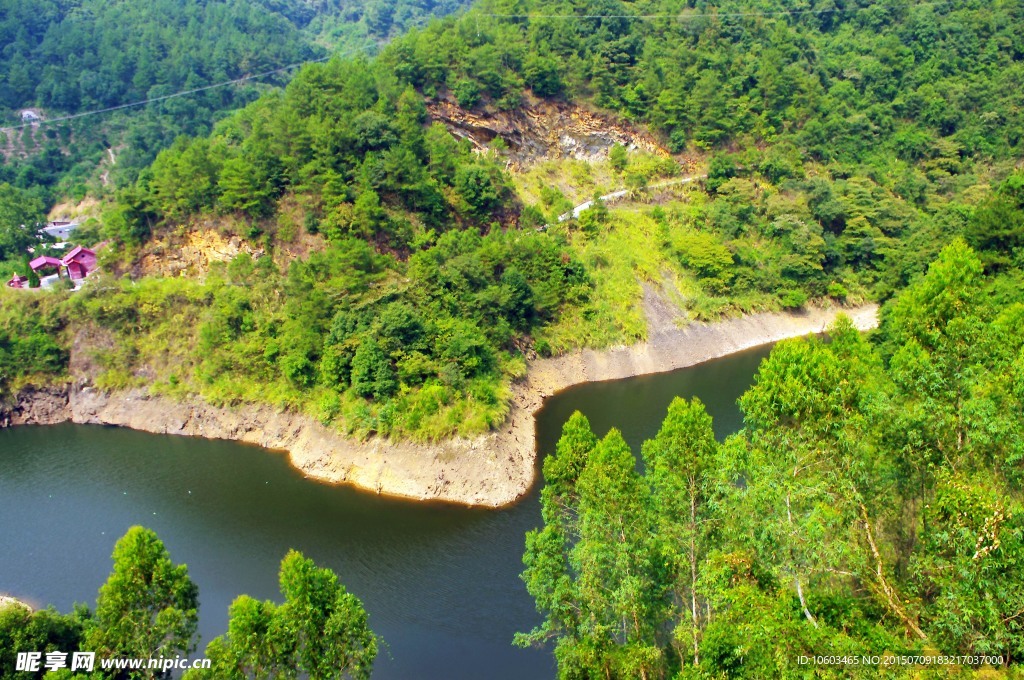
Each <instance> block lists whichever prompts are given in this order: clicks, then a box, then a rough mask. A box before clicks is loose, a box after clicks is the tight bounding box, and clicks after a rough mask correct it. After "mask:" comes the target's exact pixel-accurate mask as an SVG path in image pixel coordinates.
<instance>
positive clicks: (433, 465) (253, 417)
mask: <svg viewBox="0 0 1024 680" xmlns="http://www.w3.org/2000/svg"><path fill="white" fill-rule="evenodd" d="M644 306H645V309H646V311H647V316H648V319H649V329H650V330H649V333H648V340H647V342H644V343H640V344H637V345H632V346H629V347H616V348H611V349H608V350H602V351H593V350H586V351H582V352H576V353H573V354H569V355H565V356H561V357H555V358H550V359H539V360H537V361H535V362H533V363H532V364H531V365H530V368H529V371H528V374H527V376H526V378H525V379H524V380H522V381H520V382H519V383H517V384H516V385H515V386H514V389H513V400H512V404H511V410H510V415H509V418H508V419H507V420H506V422H505V424H504V425H503V426H502V427H501V428H500V429H499V430H496V431H494V432H491V433H489V434H487V435H484V436H481V437H476V438H473V439H465V438H455V439H451V440H448V441H445V442H442V443H439V444H432V445H421V444H410V443H395V442H390V441H387V440H384V439H380V438H373V439H370V440H369V441H366V442H359V441H355V440H352V439H349V438H347V437H345V436H343V435H341V434H339V433H337V432H335V431H333V430H330V429H328V428H325V427H324V426H322V425H321V424H320V423H318V422H317V421H315V420H313V419H311V418H308V417H306V416H303V415H299V414H295V413H282V412H279V411H277V410H275V409H273V408H270V407H267V406H243V407H238V408H217V407H213V406H209V405H207V404H203V403H179V402H175V401H172V400H169V399H165V398H159V397H151V396H148V395H147V394H145V393H144V392H143V391H141V390H140V391H132V392H122V393H115V394H108V393H104V392H101V391H99V390H96V389H93V388H92V387H90V386H88V384H83V383H84V382H85V381H83V380H82V378H81V376H78V377H77V378H75V376H73V378H75V382H73V384H72V385H71V386H69V387H67V388H65V389H47V390H34V391H31V392H23V393H21V394H20V395H18V397H17V399H16V402H15V403H14V404H13V405H11V406H8V407H0V426H10V425H23V424H54V423H58V422H65V421H71V422H75V423H88V424H103V425H117V426H121V427H128V428H132V429H136V430H142V431H146V432H154V433H158V434H175V435H188V436H197V437H207V438H213V439H231V440H236V441H241V442H248V443H251V444H257V445H259V446H263V447H266V448H270V449H278V450H283V451H287V452H288V454H289V457H290V460H291V462H292V464H293V465H294V466H295V467H297V468H298V469H300V470H301V471H302V472H303V473H304V474H306V475H307V476H309V477H311V478H314V479H318V480H322V481H325V482H331V483H347V484H353V485H355V486H357V487H359V488H361V489H366V490H369V491H373V492H377V493H383V494H388V495H394V496H401V497H405V498H412V499H417V500H438V501H448V502H453V503H459V504H463V505H480V506H487V507H501V506H504V505H509V504H511V503H514V502H515V501H516V500H518V499H519V498H521V497H522V496H523V495H524V494H525V493H526V492H527V491H528V490H529V489H530V487H531V486H532V484H533V481H534V476H535V470H536V464H535V461H536V455H537V453H536V451H535V448H536V447H535V428H534V414H535V413H536V411H537V410H538V409H539V408H540V407H541V405H542V404H543V401H544V399H545V398H546V397H549V396H551V395H552V394H554V393H555V392H558V391H559V390H562V389H565V388H566V387H569V386H571V385H575V384H578V383H583V382H591V381H599V380H612V379H617V378H626V377H630V376H636V375H644V374H649V373H660V372H663V371H670V370H674V369H677V368H684V367H686V366H693V365H695V364H698V363H701V362H704V361H708V360H709V359H715V358H718V357H722V356H725V355H727V354H730V353H733V352H737V351H740V350H743V349H748V348H750V347H756V346H758V345H763V344H766V343H770V342H776V341H778V340H783V339H785V338H792V337H798V336H802V335H807V334H808V333H819V332H821V331H823V330H824V329H825V328H826V327H827V326H828V325H829V324H830V323H831V322H832V321H833V320H834V319H835V317H836V316H837V315H838V314H839V313H840V312H843V313H845V314H847V315H848V316H850V317H851V318H852V319H853V321H854V324H855V325H856V326H857V327H858V328H860V329H862V330H866V329H869V328H873V327H874V326H875V325H876V324H877V312H878V309H877V306H876V305H865V306H862V307H857V308H851V309H845V310H839V309H813V310H809V311H806V312H801V313H772V314H755V315H750V316H746V317H742V318H738V319H731V320H727V321H721V322H716V323H711V324H691V325H688V326H686V327H684V328H679V327H677V325H676V318H677V312H676V311H675V310H673V309H671V308H670V306H668V305H665V304H664V303H663V302H662V301H661V300H660V298H658V297H657V296H656V295H653V294H650V293H649V294H648V295H646V296H645V300H644ZM74 365H75V360H74V357H72V366H73V367H74ZM72 372H73V373H74V370H73V371H72Z"/></svg>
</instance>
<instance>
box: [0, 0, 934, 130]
mask: <svg viewBox="0 0 1024 680" xmlns="http://www.w3.org/2000/svg"><path fill="white" fill-rule="evenodd" d="M952 2H953V0H941V1H939V2H923V3H916V4H909V3H908V4H906V5H903V7H906V8H912V7H937V6H942V5H951V4H952ZM875 7H877V5H873V6H869V7H851V8H839V7H833V8H831V9H799V10H766V11H763V12H716V13H708V12H703V13H693V14H683V13H678V14H494V13H481V14H477V15H476V16H483V17H490V18H495V19H635V20H651V19H675V20H677V21H682V20H693V19H702V18H722V17H754V16H779V15H794V14H839V13H843V14H847V13H854V12H864V11H868V10H871V9H874V8H875ZM434 18H436V17H433V16H430V17H426V20H427V21H429V20H431V19H434ZM420 23H423V22H420ZM420 27H421V26H412V27H411V28H420ZM375 47H379V45H377V44H373V43H371V44H369V45H364V46H362V47H356V48H353V49H351V50H347V51H346V52H340V53H338V54H329V55H326V56H324V57H321V58H319V59H311V60H308V61H300V62H296V63H294V64H288V65H287V66H281V67H280V68H275V69H272V70H270V71H264V72H262V73H256V74H253V75H248V76H243V77H241V78H235V79H233V80H225V81H223V82H220V83H214V84H212V85H204V86H202V87H196V88H193V89H191V90H182V91H180V92H174V93H172V94H165V95H162V96H160V97H152V98H149V99H143V100H140V101H136V102H131V103H128V104H118V105H117V106H109V107H107V108H104V109H95V110H92V111H83V112H81V113H75V114H72V115H69V116H61V117H60V118H48V119H45V120H40V121H35V122H31V123H22V124H21V125H12V126H10V127H4V128H0V132H15V131H17V130H23V129H25V128H28V127H39V126H42V125H52V124H54V123H64V122H67V121H69V120H76V119H78V118H85V117H88V116H97V115H100V114H104V113H111V112H112V111H121V110H123V109H131V108H135V107H138V106H146V105H147V104H153V103H156V102H160V101H166V100H168V99H176V98H178V97H187V96H189V95H193V94H197V93H199V92H205V91H207V90H213V89H216V88H220V87H227V86H228V85H238V84H240V83H244V82H248V81H250V80H257V79H259V78H265V77H266V76H270V75H274V74H275V73H284V72H285V71H290V70H292V69H295V68H298V67H300V66H304V65H305V64H316V63H320V62H324V61H327V60H329V59H331V58H333V57H336V56H337V57H347V56H350V55H352V54H355V53H357V52H363V51H365V50H369V49H372V48H375Z"/></svg>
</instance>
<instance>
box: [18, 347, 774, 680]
mask: <svg viewBox="0 0 1024 680" xmlns="http://www.w3.org/2000/svg"><path fill="white" fill-rule="evenodd" d="M767 353H768V348H759V349H755V350H750V351H747V352H743V353H740V354H737V355H733V356H731V357H727V358H725V359H718V360H715V361H711V362H708V363H706V364H702V365H700V366H695V367H693V368H689V369H683V370H680V371H675V372H672V373H664V374H660V375H655V376H645V377H640V378H632V379H628V380H620V381H613V382H605V383H591V384H587V385H580V386H577V387H574V388H571V389H569V390H566V391H565V392H562V393H560V394H558V395H556V396H555V397H552V398H551V399H550V400H548V402H547V403H546V404H545V407H544V409H543V410H542V411H541V412H540V413H539V414H538V420H537V435H538V447H539V449H540V451H541V453H542V454H546V453H548V452H550V451H551V450H553V448H554V443H555V442H556V441H557V440H558V436H559V433H560V429H561V425H562V423H563V422H564V421H565V419H566V418H568V416H569V415H570V414H571V413H572V412H573V411H574V410H576V409H579V410H581V411H583V413H584V414H586V415H587V416H588V418H590V421H591V425H592V426H593V428H594V430H595V431H596V432H597V433H598V434H599V435H602V436H603V435H604V434H605V433H606V432H607V431H608V429H609V428H611V427H617V428H619V429H620V430H621V431H622V432H623V434H624V436H625V437H626V440H627V441H628V442H629V443H630V445H631V446H633V447H634V450H635V451H636V452H637V453H639V445H640V442H641V441H643V440H644V439H646V438H649V437H651V436H653V434H654V433H655V432H656V431H657V429H658V426H659V425H660V423H661V420H662V418H663V417H664V414H665V410H666V408H667V407H668V403H669V401H671V399H672V397H674V396H676V395H682V396H685V397H692V396H698V397H700V399H701V400H702V401H703V402H704V403H705V404H706V406H707V408H708V411H709V413H711V415H712V416H713V417H714V419H715V428H716V433H717V434H718V435H719V436H720V437H721V436H724V435H725V434H728V433H729V432H732V431H735V430H736V429H737V428H738V427H739V424H740V421H739V413H738V410H737V408H736V399H737V398H738V397H739V396H740V395H741V394H742V393H743V392H744V391H745V390H746V388H747V387H748V386H749V385H750V384H751V382H752V379H753V375H754V372H755V371H756V369H757V365H758V363H759V362H760V361H761V359H762V358H763V357H765V356H766V355H767ZM539 523H540V507H539V502H538V498H537V489H536V488H535V489H534V490H533V491H532V492H531V493H530V494H529V495H528V496H527V497H526V498H524V499H523V501H522V502H520V503H519V504H517V505H516V506H514V507H512V508H509V509H506V510H501V511H493V510H479V509H467V508H459V507H453V506H449V505H444V504H423V503H412V502H405V501H399V500H394V499H387V498H381V497H378V496H375V495H372V494H367V493H363V492H359V491H355V490H352V489H349V488H345V487H334V486H328V485H324V484H319V483H316V482H313V481H310V480H307V479H304V478H303V477H302V475H301V474H299V473H298V472H297V471H296V470H294V469H293V468H292V467H291V466H290V465H289V464H288V462H287V460H286V458H285V456H284V455H282V454H279V453H272V452H269V451H266V450H264V449H260V448H258V447H253V446H247V445H243V444H238V443H233V442H224V441H208V440H202V439H191V438H185V437H171V436H160V435H151V434H146V433H140V432H132V431H130V430H122V429H118V428H106V427H98V426H80V425H58V426H52V427H25V428H15V429H11V430H0V546H2V548H0V592H8V593H10V594H13V595H17V596H19V597H22V598H24V599H27V600H28V601H30V602H31V603H33V604H36V605H40V604H53V605H55V606H56V607H57V608H58V609H60V610H61V611H68V610H69V609H70V608H71V606H72V604H73V603H74V602H86V603H89V604H90V605H93V604H94V603H95V600H96V593H97V590H98V589H99V587H100V585H101V584H102V583H103V582H104V581H105V580H106V578H107V575H108V574H109V572H110V568H111V562H110V553H111V551H112V550H113V545H114V542H115V541H116V540H117V539H118V538H119V537H120V536H121V535H123V534H124V532H125V531H126V530H127V529H128V527H130V526H131V525H133V524H142V525H144V526H147V527H150V528H152V529H154V530H155V531H156V532H157V533H158V534H159V536H160V538H161V539H163V541H164V543H165V544H166V545H167V547H168V550H169V551H170V554H171V558H172V560H174V561H175V562H178V563H181V562H183V563H186V564H188V567H189V573H190V575H191V577H192V579H193V580H194V581H195V582H196V583H197V584H198V585H199V595H200V603H201V608H200V612H199V613H200V632H201V634H202V636H203V642H202V643H201V644H200V647H199V651H198V652H197V654H201V653H202V649H203V648H204V647H205V643H206V641H208V640H209V639H210V638H211V637H213V636H215V635H219V634H220V633H222V632H223V631H224V630H225V629H226V627H227V608H228V605H229V604H230V603H231V601H232V600H233V599H234V598H235V597H236V596H237V595H239V594H241V593H248V594H249V595H252V596H253V597H257V598H260V599H274V600H278V601H279V600H280V594H279V591H278V587H277V570H278V566H279V564H280V561H281V558H282V557H284V555H285V553H286V552H287V551H288V550H289V549H290V548H295V549H297V550H301V551H302V552H303V553H305V554H306V555H307V556H309V557H311V558H313V559H314V560H315V561H316V562H317V563H318V564H319V565H321V566H326V567H330V568H331V569H333V570H334V571H335V572H337V574H338V575H339V577H340V578H341V580H342V582H343V583H344V584H345V585H346V587H347V588H348V589H349V590H350V591H351V592H353V593H355V594H356V595H357V596H358V597H359V598H360V599H362V601H363V604H364V605H365V607H366V609H367V611H368V612H369V620H370V625H371V627H372V628H373V630H374V631H375V632H376V633H377V634H379V635H381V636H382V637H383V638H384V640H385V643H386V646H385V647H383V648H382V653H381V655H380V656H379V657H378V660H377V663H376V665H375V672H374V678H379V679H385V680H387V679H391V678H444V679H459V678H467V679H470V678H472V679H475V678H485V677H486V678H510V679H511V678H516V679H520V678H545V677H548V678H550V677H553V676H554V663H553V659H552V656H551V653H550V651H549V650H536V649H529V650H522V649H518V648H515V647H513V646H512V644H511V642H512V636H513V634H514V633H515V632H517V631H525V630H527V629H529V628H530V627H532V626H533V625H534V624H535V623H537V621H538V615H537V614H536V612H535V610H534V607H533V600H532V599H531V598H530V596H529V595H528V594H527V592H526V589H525V587H524V586H523V584H522V582H521V581H520V580H519V572H520V571H521V570H522V553H523V537H524V534H525V533H526V532H527V531H528V530H530V529H532V528H534V527H536V526H537V525H538V524H539Z"/></svg>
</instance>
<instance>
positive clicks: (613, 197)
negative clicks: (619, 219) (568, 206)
mask: <svg viewBox="0 0 1024 680" xmlns="http://www.w3.org/2000/svg"><path fill="white" fill-rule="evenodd" d="M705 177H707V175H690V176H688V177H676V178H675V179H669V180H665V181H664V182H656V183H655V184H650V185H648V186H647V188H648V189H662V188H664V187H670V186H675V185H676V184H689V183H690V182H692V181H694V180H698V179H703V178H705ZM628 195H629V189H619V190H618V191H613V192H612V193H610V194H605V195H604V196H598V197H597V199H591V200H589V201H586V202H584V203H580V204H579V205H578V206H576V207H575V208H573V209H572V210H570V211H569V212H567V213H564V214H562V215H559V216H558V221H559V222H565V221H566V220H568V219H578V218H579V216H580V213H581V212H583V211H584V210H586V209H587V208H589V207H590V206H592V205H594V200H598V201H602V202H604V203H609V202H611V201H617V200H619V199H620V198H625V197H626V196H628Z"/></svg>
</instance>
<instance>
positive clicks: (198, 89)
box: [0, 16, 434, 132]
mask: <svg viewBox="0 0 1024 680" xmlns="http://www.w3.org/2000/svg"><path fill="white" fill-rule="evenodd" d="M433 18H434V17H433V16H430V17H427V18H426V20H428V21H429V20H430V19H433ZM419 23H420V24H422V23H424V21H421V22H419ZM419 27H420V26H416V25H413V26H411V28H419ZM377 47H380V45H378V44H376V43H370V44H368V45H363V46H362V47H354V48H352V49H350V50H346V51H345V52H338V53H336V54H328V55H326V56H323V57H320V58H319V59H310V60H308V61H299V62H295V63H294V64H288V65H287V66H281V67H280V68H275V69H272V70H270V71H264V72H263V73H255V74H253V75H249V76H243V77H241V78H235V79H233V80H225V81H224V82H221V83H214V84H212V85H204V86H202V87H196V88H193V89H191V90H182V91H181V92H175V93H173V94H165V95H162V96H160V97H152V98H150V99H143V100H141V101H137V102H131V103H130V104H118V105H117V106H108V107H107V108H105V109H96V110H93V111H83V112H82V113H75V114H72V115H70V116H61V117H60V118H48V119H45V120H40V121H35V122H33V123H23V124H21V125H13V126H11V127H5V128H0V132H15V131H16V130H23V129H25V128H27V127H37V126H41V125H52V124H53V123H63V122H66V121H69V120H75V119H78V118H85V117H87V116H97V115H100V114H102V113H110V112H111V111H120V110H122V109H131V108H135V107H137V106H145V105H146V104H153V103H155V102H161V101H166V100H168V99H175V98H177V97H187V96H189V95H192V94H196V93H198V92H205V91H206V90H213V89H216V88H218V87H227V86H228V85H237V84H239V83H244V82H247V81H250V80H257V79H259V78H265V77H266V76H270V75H273V74H275V73H284V72H285V71H290V70H292V69H295V68H299V67H300V66H305V65H306V64H317V63H320V62H324V61H327V60H329V59H333V58H334V57H348V56H351V55H353V54H356V53H358V52H363V51H367V50H370V49H374V48H377Z"/></svg>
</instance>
